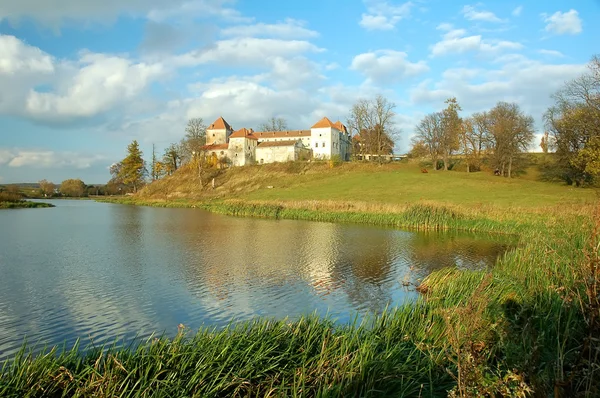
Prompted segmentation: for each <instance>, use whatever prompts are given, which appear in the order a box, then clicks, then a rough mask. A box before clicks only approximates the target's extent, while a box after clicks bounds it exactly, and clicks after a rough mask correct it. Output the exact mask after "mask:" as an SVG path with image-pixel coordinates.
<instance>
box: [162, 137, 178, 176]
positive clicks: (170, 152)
mask: <svg viewBox="0 0 600 398" xmlns="http://www.w3.org/2000/svg"><path fill="white" fill-rule="evenodd" d="M181 159H182V149H181V145H179V144H171V145H169V146H168V147H167V148H166V149H165V154H164V155H163V165H164V170H165V173H166V174H168V175H171V174H173V173H174V172H176V171H177V169H178V168H179V166H181Z"/></svg>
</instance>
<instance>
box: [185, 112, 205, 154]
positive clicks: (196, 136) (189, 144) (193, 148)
mask: <svg viewBox="0 0 600 398" xmlns="http://www.w3.org/2000/svg"><path fill="white" fill-rule="evenodd" d="M205 144H206V125H205V124H204V121H203V120H202V118H199V117H196V118H192V119H190V120H188V123H187V125H186V127H185V137H183V139H182V140H181V143H180V144H179V156H180V157H181V159H180V160H181V163H187V162H189V161H190V160H191V158H192V154H193V153H194V152H199V151H200V149H201V148H202V147H203V146H204V145H205Z"/></svg>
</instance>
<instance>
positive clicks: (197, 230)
mask: <svg viewBox="0 0 600 398" xmlns="http://www.w3.org/2000/svg"><path fill="white" fill-rule="evenodd" d="M50 202H52V203H53V204H55V205H56V206H57V207H55V208H49V209H19V210H1V211H0V358H5V357H7V356H10V355H11V354H14V353H15V352H16V350H17V349H18V348H19V347H20V346H21V344H22V342H23V339H24V338H25V337H27V340H28V342H30V343H38V344H49V345H54V344H61V343H63V342H66V343H67V345H71V344H73V342H74V341H75V339H76V338H77V337H80V338H82V341H83V343H84V344H87V343H89V342H90V341H93V342H94V344H103V343H107V342H112V341H114V339H115V338H116V337H119V338H124V339H132V338H134V337H136V336H138V337H147V336H150V335H151V334H152V333H158V334H161V333H163V332H164V333H166V334H167V335H173V334H174V333H176V331H177V325H179V324H180V323H182V324H184V325H186V326H188V327H191V328H194V329H196V328H198V327H200V326H201V325H210V326H223V325H225V324H227V323H228V322H230V320H231V319H236V320H244V319H249V318H252V317H254V316H257V315H262V316H268V317H275V318H284V317H290V318H296V317H298V316H300V315H301V314H307V313H312V312H317V313H318V314H321V315H325V314H329V315H330V316H332V317H334V318H335V319H337V320H338V321H340V322H346V321H348V320H349V319H351V317H353V316H354V315H355V314H358V315H359V316H360V315H361V314H365V313H367V312H381V311H382V310H383V309H384V308H385V307H386V305H388V304H389V305H396V304H400V303H402V302H405V301H407V300H413V299H414V298H415V297H416V293H415V292H414V289H409V288H407V287H406V285H407V284H408V283H415V282H417V281H418V279H420V278H423V277H424V276H426V275H427V274H428V273H430V272H431V271H433V270H435V269H438V268H440V267H446V266H459V267H465V268H477V267H485V266H490V265H492V264H493V263H494V261H495V260H496V258H497V257H498V256H499V255H500V254H502V253H503V252H504V251H505V250H506V249H507V247H508V244H507V243H506V242H501V241H498V240H492V239H490V237H477V236H475V235H466V234H457V233H417V232H407V231H400V230H394V229H385V228H376V227H369V226H361V225H351V224H332V223H321V222H304V221H292V220H262V219H252V218H234V217H228V216H222V215H217V214H211V213H208V212H205V211H202V210H198V209H161V208H149V207H135V206H124V205H114V204H105V203H96V202H93V201H79V200H54V201H50Z"/></svg>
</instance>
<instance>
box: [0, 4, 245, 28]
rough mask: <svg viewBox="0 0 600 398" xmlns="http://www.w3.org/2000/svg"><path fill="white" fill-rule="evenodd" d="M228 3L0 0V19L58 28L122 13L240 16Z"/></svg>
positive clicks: (110, 18)
mask: <svg viewBox="0 0 600 398" xmlns="http://www.w3.org/2000/svg"><path fill="white" fill-rule="evenodd" d="M231 3H233V1H231V0H103V1H88V0H61V1H60V4H56V2H55V1H47V0H18V1H11V0H6V1H2V2H1V4H0V21H1V20H3V19H6V20H9V21H13V22H18V21H20V20H21V19H23V18H31V19H33V20H34V21H37V22H38V23H40V24H42V25H44V26H49V27H52V28H59V27H60V26H61V25H63V24H64V23H66V22H74V23H80V24H84V25H89V24H90V23H94V22H99V23H105V22H111V21H114V20H116V18H117V17H119V16H121V15H128V16H133V17H144V16H146V17H148V18H150V19H152V20H156V21H164V20H166V19H169V18H175V17H178V18H181V17H186V18H190V17H214V16H218V17H221V18H225V19H236V18H238V19H239V18H240V15H239V13H238V12H237V11H236V10H234V9H232V8H231V7H228V6H227V4H231Z"/></svg>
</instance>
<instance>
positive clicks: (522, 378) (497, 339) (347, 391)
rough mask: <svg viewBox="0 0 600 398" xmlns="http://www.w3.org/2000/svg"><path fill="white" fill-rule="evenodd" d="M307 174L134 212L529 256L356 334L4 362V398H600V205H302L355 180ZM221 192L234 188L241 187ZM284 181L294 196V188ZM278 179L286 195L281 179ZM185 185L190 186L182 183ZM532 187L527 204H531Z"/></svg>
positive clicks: (305, 332)
mask: <svg viewBox="0 0 600 398" xmlns="http://www.w3.org/2000/svg"><path fill="white" fill-rule="evenodd" d="M290 167H291V166H290ZM355 171H356V170H355ZM389 172H390V173H391V175H390V176H388V177H387V178H392V176H393V174H394V173H398V174H400V176H399V177H398V176H397V179H398V178H399V179H402V178H413V177H414V176H413V177H411V176H410V174H411V171H410V170H408V171H406V175H407V176H403V171H402V170H401V169H400V170H398V169H390V170H389ZM236 173H240V172H239V171H236ZM306 173H307V174H309V176H310V178H309V179H308V180H310V181H305V182H303V183H299V185H294V184H296V182H290V184H291V185H290V186H289V187H288V188H285V190H284V189H282V190H281V192H283V194H282V195H278V194H277V189H276V188H272V189H271V188H269V189H268V190H267V189H265V190H262V189H260V188H245V189H244V188H242V189H240V190H238V191H237V192H238V194H236V195H235V196H237V197H238V199H237V200H235V201H233V200H231V199H230V198H231V196H233V195H232V194H231V193H230V190H231V192H236V189H237V188H235V187H236V186H237V185H227V184H228V183H227V182H225V181H221V182H222V183H223V185H221V188H217V189H216V190H215V191H219V189H221V192H210V193H209V194H207V195H206V196H205V197H193V195H188V197H191V199H174V198H177V197H179V198H181V197H182V195H174V196H172V197H170V198H169V197H167V198H164V199H161V198H160V197H152V194H150V193H148V192H145V193H144V195H142V196H144V197H142V198H140V197H138V198H134V199H133V201H134V203H136V204H147V205H158V206H167V207H194V206H196V207H198V206H201V207H204V208H208V209H210V210H212V211H218V212H221V213H225V214H236V215H251V216H259V217H279V218H303V219H321V220H327V221H352V222H369V223H373V224H381V225H384V224H385V225H397V226H411V227H415V228H417V227H419V228H436V229H469V230H473V231H492V232H498V233H516V234H518V235H519V237H520V243H519V245H518V248H517V249H516V250H513V251H510V252H508V253H506V254H505V255H504V256H503V257H502V258H501V259H500V260H499V261H498V263H497V264H496V266H495V267H494V268H493V269H492V270H480V271H464V270H457V269H445V270H441V271H438V272H435V273H433V274H431V275H430V276H429V277H428V278H427V279H426V280H425V281H424V283H423V284H422V285H421V286H419V290H420V291H421V292H422V299H421V300H420V301H419V302H418V303H417V304H416V305H410V306H402V307H400V308H395V309H391V310H390V311H388V312H386V313H385V314H382V315H380V316H378V317H375V318H373V319H371V320H370V321H365V322H364V323H363V324H360V325H357V324H353V325H347V326H335V325H334V324H333V323H332V322H331V321H330V320H327V319H318V318H315V317H306V318H304V319H301V320H299V321H295V322H286V321H271V320H267V319H257V320H255V321H253V322H246V323H243V324H240V325H236V326H231V327H230V328H227V329H225V330H209V329H204V330H200V331H199V332H198V333H192V332H191V331H190V332H187V333H186V330H185V329H182V331H181V333H179V334H178V335H177V337H175V338H174V339H167V338H160V339H151V340H148V341H147V342H145V343H143V344H141V345H139V346H135V347H130V348H128V349H127V348H125V349H123V348H112V349H106V350H91V351H87V352H85V353H84V354H81V353H80V351H78V350H77V349H74V350H62V351H60V352H59V351H57V350H53V351H50V352H48V353H47V354H46V355H42V356H35V357H34V356H32V355H31V354H29V353H27V348H24V350H23V352H22V353H21V354H20V355H18V356H17V357H16V358H14V359H13V360H9V361H6V362H5V363H4V364H3V367H2V370H1V371H0V374H1V376H0V396H15V397H17V396H18V397H21V396H39V397H46V396H81V397H87V396H102V397H104V396H119V397H129V396H188V397H189V396H195V397H217V396H219V397H229V396H382V397H388V396H414V397H419V396H423V397H430V396H446V395H450V396H550V395H554V396H565V397H570V396H590V397H593V396H599V395H600V252H599V250H600V210H596V209H595V206H594V205H592V200H593V198H594V193H593V192H591V193H590V191H583V190H579V191H577V192H574V193H573V194H572V195H571V192H570V191H568V190H566V189H564V188H566V187H561V186H554V185H552V184H547V185H548V186H540V187H539V189H537V188H536V186H535V184H534V185H533V188H531V184H530V183H531V181H530V182H528V183H527V184H529V185H527V184H523V185H520V184H521V182H520V181H517V182H514V181H509V182H505V181H503V180H500V181H499V182H498V184H501V185H500V186H502V187H504V185H503V184H518V187H517V188H515V189H513V190H510V191H509V192H511V196H512V200H511V201H507V202H504V201H502V200H500V201H498V202H497V203H494V204H489V203H484V202H482V203H481V204H480V205H477V204H471V203H469V204H468V205H467V206H465V205H463V204H461V200H463V199H465V198H466V197H467V195H469V194H473V193H476V192H477V190H475V189H474V188H469V187H472V186H470V185H469V184H467V183H465V185H464V186H465V187H467V188H464V187H463V188H462V189H463V194H462V195H464V198H462V199H460V200H459V199H456V200H454V199H452V198H450V199H449V200H447V201H445V202H444V201H443V200H442V199H440V198H437V199H435V200H427V201H421V200H412V201H403V200H396V201H392V200H391V199H389V200H387V201H385V200H381V201H379V200H377V201H374V200H371V199H369V198H368V197H365V196H360V193H359V192H358V191H355V192H351V193H348V194H346V196H344V197H340V198H339V199H338V200H335V201H320V200H318V201H315V200H306V199H304V198H302V190H303V189H311V188H310V186H311V185H310V184H316V182H311V181H314V180H318V179H321V180H325V179H330V181H332V182H331V183H332V184H334V182H333V180H336V179H339V180H342V179H343V178H346V177H348V175H347V174H350V177H352V178H358V177H355V176H354V177H353V176H352V175H351V174H352V173H353V172H352V171H350V172H346V171H341V170H335V169H334V170H333V171H325V172H323V173H321V172H319V173H316V172H314V170H312V171H311V170H307V171H306ZM311 173H314V175H312V174H311ZM329 173H331V174H332V175H333V177H332V176H331V175H329ZM367 174H368V173H367ZM456 174H458V173H456ZM302 175H306V174H302ZM315 176H318V177H315ZM446 176H447V178H448V179H449V180H450V181H452V179H454V180H453V181H454V182H453V183H448V184H449V185H451V184H455V183H456V181H457V180H460V179H461V178H463V176H455V175H453V174H451V173H448V174H446ZM330 177H331V178H330ZM443 177H444V176H443V175H441V176H436V177H435V178H439V179H442V178H443ZM176 178H181V176H177V177H176ZM224 178H229V182H230V183H232V181H231V180H232V179H235V178H238V179H239V180H240V181H241V180H242V179H243V178H244V177H243V176H242V175H239V176H237V177H236V176H235V175H234V176H231V175H230V176H224ZM246 178H247V179H249V180H252V179H253V178H254V177H246ZM277 178H280V179H279V181H280V182H281V183H282V182H283V181H284V180H286V179H287V178H288V177H287V176H286V175H285V173H282V175H281V176H280V177H277ZM378 178H384V177H378ZM414 178H417V177H414ZM465 178H467V179H470V178H471V176H468V177H465ZM474 178H480V179H483V180H484V181H488V182H489V184H491V185H489V186H487V185H486V189H485V190H486V191H489V190H494V189H497V188H498V187H499V186H498V185H494V184H495V180H492V179H489V178H488V177H486V176H476V177H474ZM492 178H493V177H492ZM270 181H271V183H272V184H273V185H274V186H275V184H276V182H273V181H278V180H276V179H274V178H271V179H270ZM167 183H169V184H170V183H172V181H171V182H169V181H165V182H163V184H167ZM178 183H179V182H178ZM181 183H182V184H190V186H191V185H192V183H191V182H186V181H185V179H184V178H181ZM303 184H306V185H303ZM385 184H386V185H389V184H390V182H389V181H388V182H386V183H385ZM440 184H442V183H440ZM540 184H544V183H540ZM423 185H428V184H421V187H423ZM449 185H447V186H449ZM527 186H529V187H530V188H529V192H527V191H525V192H521V191H523V190H524V189H525V188H526V187H527ZM237 187H238V188H239V186H237ZM151 189H155V190H160V189H162V188H161V187H160V186H155V187H152V188H151ZM323 189H325V188H323ZM327 189H329V188H327ZM411 189H415V190H417V189H418V186H417V187H413V188H411ZM424 189H425V188H424ZM432 189H433V188H432ZM506 189H508V188H506ZM506 189H505V188H502V190H506ZM532 189H533V191H532ZM544 189H546V190H548V192H554V194H556V195H557V198H555V199H554V200H553V199H552V198H551V197H552V194H548V197H547V198H546V199H545V201H542V202H541V203H542V204H537V205H536V204H530V203H528V200H527V198H528V197H536V194H537V195H538V197H540V198H541V197H542V196H543V191H544ZM169 190H170V192H171V193H173V192H175V191H174V190H173V187H170V188H169ZM481 191H483V190H481ZM497 191H498V190H497ZM281 192H280V193H281ZM493 194H494V192H491V193H490V192H487V193H485V195H489V196H490V197H491V196H493ZM529 194H531V195H529ZM348 195H352V196H353V197H351V196H348ZM381 195H389V194H381ZM457 195H458V194H457ZM482 195H483V193H482ZM267 196H269V198H267ZM388 197H389V198H391V197H392V196H388ZM240 198H241V199H243V200H240ZM128 200H131V199H128ZM465 200H466V199H465ZM540 200H541V199H540Z"/></svg>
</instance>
